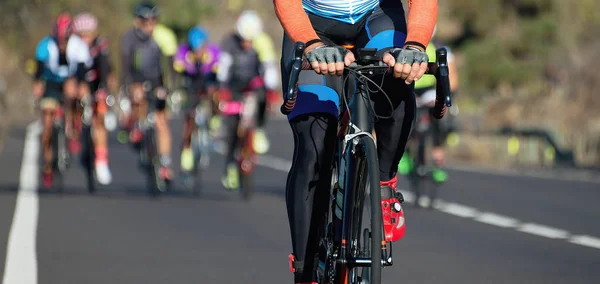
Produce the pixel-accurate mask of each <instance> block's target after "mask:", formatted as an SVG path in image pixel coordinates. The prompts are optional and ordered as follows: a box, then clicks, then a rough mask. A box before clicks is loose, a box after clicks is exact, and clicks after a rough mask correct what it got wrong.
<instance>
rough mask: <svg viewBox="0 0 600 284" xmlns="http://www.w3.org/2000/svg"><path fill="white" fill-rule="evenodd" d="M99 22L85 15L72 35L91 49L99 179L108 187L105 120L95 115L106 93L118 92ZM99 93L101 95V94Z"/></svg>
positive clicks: (89, 78) (89, 75)
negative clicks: (99, 29) (99, 33)
mask: <svg viewBox="0 0 600 284" xmlns="http://www.w3.org/2000/svg"><path fill="white" fill-rule="evenodd" d="M97 28H98V19H97V18H96V16H94V15H92V14H90V13H82V14H79V15H77V16H76V17H75V18H74V19H73V31H74V32H75V33H76V34H77V35H78V36H79V37H80V38H81V39H82V40H83V41H84V42H85V43H86V44H87V45H88V46H89V49H90V55H91V57H92V67H91V68H89V69H88V71H87V73H86V76H85V79H86V81H87V82H88V84H89V87H90V94H93V98H94V99H93V101H92V102H93V105H94V107H93V108H94V113H93V119H92V124H93V127H94V135H93V136H94V137H93V139H94V147H95V149H94V151H95V154H96V161H95V164H96V166H95V168H96V177H97V179H98V182H99V183H100V184H104V185H106V184H109V183H110V182H111V180H112V175H111V173H110V169H109V167H108V142H107V140H108V134H107V132H106V127H105V125H104V116H103V114H102V113H99V112H98V111H96V102H97V101H98V100H105V99H106V95H107V94H108V93H107V89H108V88H109V85H110V89H112V90H115V89H116V86H115V83H116V82H115V78H114V76H113V74H112V72H111V69H112V68H111V66H110V62H109V56H110V54H109V50H108V41H107V40H106V38H104V37H100V36H98V31H97ZM99 90H100V91H99Z"/></svg>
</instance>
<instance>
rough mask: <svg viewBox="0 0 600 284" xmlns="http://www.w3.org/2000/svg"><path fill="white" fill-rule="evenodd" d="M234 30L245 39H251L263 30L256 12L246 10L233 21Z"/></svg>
mask: <svg viewBox="0 0 600 284" xmlns="http://www.w3.org/2000/svg"><path fill="white" fill-rule="evenodd" d="M235 32H236V33H237V34H238V35H239V36H240V37H241V38H242V39H245V40H253V39H255V38H256V37H257V36H258V35H260V34H261V33H262V32H263V23H262V20H261V19H260V16H259V15H258V13H256V12H255V11H252V10H246V11H244V12H242V14H240V16H239V18H238V19H237V22H236V23H235Z"/></svg>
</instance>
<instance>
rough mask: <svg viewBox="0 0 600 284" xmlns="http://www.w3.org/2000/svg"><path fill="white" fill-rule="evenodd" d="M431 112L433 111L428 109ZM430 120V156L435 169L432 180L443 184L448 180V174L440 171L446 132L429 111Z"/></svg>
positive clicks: (440, 121) (443, 160) (438, 120)
mask: <svg viewBox="0 0 600 284" xmlns="http://www.w3.org/2000/svg"><path fill="white" fill-rule="evenodd" d="M430 110H433V109H430ZM429 115H430V119H431V138H432V142H433V148H432V149H431V156H432V158H433V161H434V163H435V166H436V167H435V169H434V170H433V173H432V174H433V176H432V177H433V180H434V181H436V182H444V181H446V179H447V178H448V174H447V173H446V172H445V171H444V170H442V169H441V167H442V166H444V162H445V158H446V157H445V154H446V153H445V150H444V141H446V135H447V131H446V129H445V128H444V125H442V123H444V122H443V121H442V120H441V119H436V118H434V117H433V113H432V112H431V111H429Z"/></svg>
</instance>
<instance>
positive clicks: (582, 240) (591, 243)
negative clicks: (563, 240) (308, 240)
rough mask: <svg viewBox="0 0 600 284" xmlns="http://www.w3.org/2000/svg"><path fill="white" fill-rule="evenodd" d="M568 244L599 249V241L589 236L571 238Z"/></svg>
mask: <svg viewBox="0 0 600 284" xmlns="http://www.w3.org/2000/svg"><path fill="white" fill-rule="evenodd" d="M569 242H570V243H574V244H578V245H582V246H586V247H591V248H597V249H600V239H599V238H594V237H590V236H585V235H584V236H572V237H571V238H570V239H569Z"/></svg>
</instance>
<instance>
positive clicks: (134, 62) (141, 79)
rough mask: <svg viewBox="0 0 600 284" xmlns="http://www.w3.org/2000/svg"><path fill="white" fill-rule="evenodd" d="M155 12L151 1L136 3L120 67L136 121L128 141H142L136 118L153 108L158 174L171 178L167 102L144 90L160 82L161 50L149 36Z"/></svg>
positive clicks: (153, 88) (139, 118)
mask: <svg viewBox="0 0 600 284" xmlns="http://www.w3.org/2000/svg"><path fill="white" fill-rule="evenodd" d="M158 14H159V11H158V8H157V7H156V6H154V5H153V4H150V3H147V2H142V3H140V4H138V5H136V7H135V12H134V15H135V22H134V27H133V29H131V30H129V31H128V32H127V33H125V35H123V38H122V39H121V64H122V68H121V70H122V73H123V74H122V76H123V78H122V80H123V84H124V85H125V86H127V87H128V93H129V94H130V95H131V96H132V113H133V118H134V121H135V124H134V127H133V129H132V130H131V133H130V141H131V142H133V143H134V144H137V143H139V142H140V141H141V139H142V132H141V130H140V125H139V121H140V120H141V119H144V118H145V117H146V114H147V113H148V108H153V109H154V108H155V109H156V112H155V125H156V131H157V142H158V153H159V154H160V161H161V165H162V166H161V169H160V176H161V178H163V179H167V180H171V179H172V172H171V168H170V166H171V133H170V130H169V124H168V121H167V117H166V113H165V107H166V102H165V101H164V100H157V99H156V98H155V96H154V95H153V94H152V95H149V94H147V93H146V91H145V89H144V86H143V85H144V84H150V86H151V87H150V88H149V89H150V90H153V91H152V92H154V91H156V89H158V88H161V87H162V86H163V75H162V68H161V60H160V59H161V51H160V48H159V47H158V44H157V43H156V42H155V41H154V40H153V39H152V32H153V30H154V26H155V25H156V20H157V18H158Z"/></svg>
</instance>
